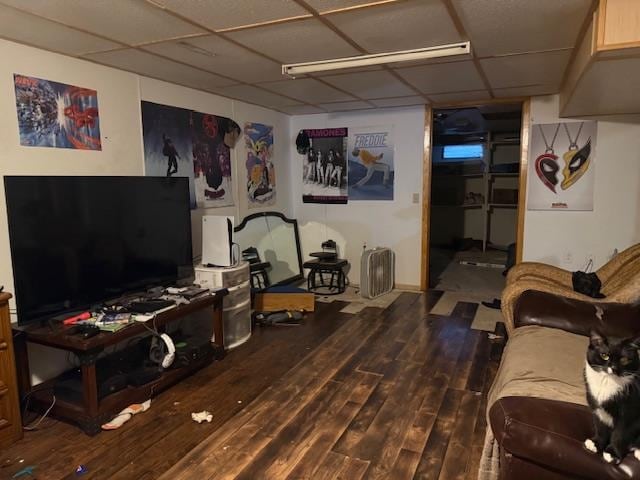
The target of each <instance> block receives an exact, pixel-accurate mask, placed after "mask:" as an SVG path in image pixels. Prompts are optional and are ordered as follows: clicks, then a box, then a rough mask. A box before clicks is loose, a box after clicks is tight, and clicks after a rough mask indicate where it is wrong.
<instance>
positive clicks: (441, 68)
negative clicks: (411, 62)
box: [396, 61, 484, 94]
mask: <svg viewBox="0 0 640 480" xmlns="http://www.w3.org/2000/svg"><path fill="white" fill-rule="evenodd" d="M396 71H397V72H398V73H399V74H400V76H401V77H402V78H404V79H405V80H407V81H408V82H409V83H410V84H411V85H413V86H415V87H416V88H417V89H419V90H420V91H421V92H422V93H426V94H431V93H448V92H461V91H471V90H482V89H484V83H483V82H482V78H481V77H480V75H479V74H478V70H477V69H476V68H475V66H474V64H473V62H471V61H464V62H453V63H437V64H433V65H423V66H420V67H410V68H398V69H397V70H396Z"/></svg>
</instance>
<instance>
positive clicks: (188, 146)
mask: <svg viewBox="0 0 640 480" xmlns="http://www.w3.org/2000/svg"><path fill="white" fill-rule="evenodd" d="M142 131H143V141H144V157H145V174H146V175H150V176H166V177H171V176H179V177H189V179H190V193H191V206H192V208H196V207H204V208H211V207H224V206H229V205H233V191H232V181H231V152H230V148H233V146H235V143H236V141H237V139H238V137H239V136H240V133H241V132H240V127H239V126H238V124H237V123H236V122H234V121H233V120H231V119H229V118H226V117H218V116H216V115H211V114H206V113H201V112H195V111H193V110H187V109H184V108H178V107H171V106H168V105H160V104H157V103H152V102H142Z"/></svg>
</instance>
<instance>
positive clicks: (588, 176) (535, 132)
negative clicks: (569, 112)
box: [527, 121, 597, 210]
mask: <svg viewBox="0 0 640 480" xmlns="http://www.w3.org/2000/svg"><path fill="white" fill-rule="evenodd" d="M596 129H597V123H596V122H591V121H587V122H567V123H555V124H542V125H540V124H538V125H535V126H534V128H533V129H532V136H531V145H530V155H531V157H530V167H529V168H530V177H529V178H530V179H531V180H530V182H529V194H528V202H527V206H528V207H527V208H529V209H530V210H556V209H564V210H592V209H593V179H594V177H593V175H594V173H593V168H594V158H593V156H594V151H595V142H596ZM560 130H563V132H562V133H560V134H559V132H560ZM549 140H550V141H549ZM556 152H557V153H556ZM534 172H535V175H534Z"/></svg>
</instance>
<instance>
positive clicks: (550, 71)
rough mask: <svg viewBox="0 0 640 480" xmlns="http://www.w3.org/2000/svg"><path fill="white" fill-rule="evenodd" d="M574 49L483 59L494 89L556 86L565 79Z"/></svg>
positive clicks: (485, 70) (483, 67)
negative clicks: (563, 77) (565, 72)
mask: <svg viewBox="0 0 640 480" xmlns="http://www.w3.org/2000/svg"><path fill="white" fill-rule="evenodd" d="M570 55H571V51H570V50H560V51H556V52H545V53H529V54H523V55H509V56H506V57H495V58H487V59H483V60H480V64H481V65H482V69H483V70H484V72H485V74H486V75H487V78H488V79H489V83H490V84H491V86H492V87H493V88H507V87H521V86H524V85H536V84H537V85H549V84H550V85H556V84H559V83H560V82H561V80H562V76H563V74H564V71H565V69H566V67H567V62H568V61H569V56H570Z"/></svg>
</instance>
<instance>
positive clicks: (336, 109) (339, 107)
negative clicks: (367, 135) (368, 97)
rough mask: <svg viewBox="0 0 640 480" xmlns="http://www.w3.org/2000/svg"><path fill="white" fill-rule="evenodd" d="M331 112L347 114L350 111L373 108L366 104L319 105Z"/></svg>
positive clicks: (340, 103) (338, 103) (339, 103)
mask: <svg viewBox="0 0 640 480" xmlns="http://www.w3.org/2000/svg"><path fill="white" fill-rule="evenodd" d="M318 106H319V107H321V108H324V109H325V110H328V111H329V112H346V111H348V110H366V109H370V108H373V107H372V106H371V105H369V104H368V103H366V102H360V101H358V102H337V103H321V104H320V105H318Z"/></svg>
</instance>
